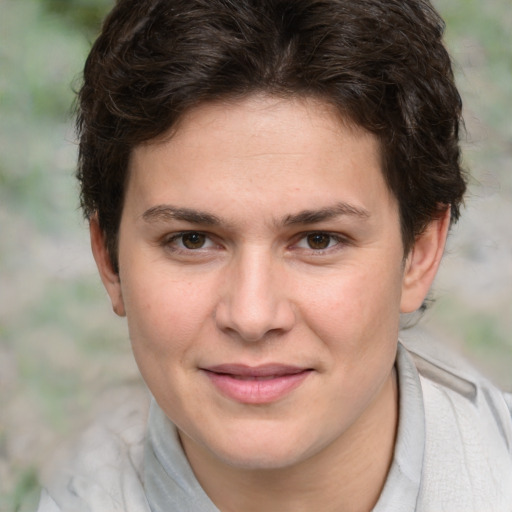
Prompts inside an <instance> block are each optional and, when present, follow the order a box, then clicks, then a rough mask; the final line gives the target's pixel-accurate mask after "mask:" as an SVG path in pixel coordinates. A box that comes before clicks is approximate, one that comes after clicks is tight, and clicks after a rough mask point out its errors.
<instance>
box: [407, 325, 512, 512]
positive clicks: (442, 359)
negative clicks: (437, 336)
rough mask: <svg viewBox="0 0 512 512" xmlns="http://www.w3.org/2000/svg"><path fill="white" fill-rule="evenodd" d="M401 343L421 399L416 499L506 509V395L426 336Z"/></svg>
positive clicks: (454, 507) (509, 483) (511, 490)
mask: <svg viewBox="0 0 512 512" xmlns="http://www.w3.org/2000/svg"><path fill="white" fill-rule="evenodd" d="M404 344H405V346H406V348H407V351H408V353H409V355H410V356H411V359H412V361H413V362H414V365H415V366H416V369H417V371H418V374H419V379H420V384H421V390H422V395H423V403H424V404H423V405H424V413H425V452H424V461H423V470H422V479H421V481H422V484H421V491H420V503H424V504H431V503H432V500H439V504H442V505H443V507H444V508H440V509H439V510H450V511H451V512H457V511H460V512H462V511H464V512H469V511H475V512H476V511H480V510H491V509H492V510H493V511H494V510H495V511H496V512H498V511H505V510H509V506H510V503H512V415H511V399H510V395H509V394H507V393H504V392H503V391H501V390H500V389H498V388H497V387H496V386H495V385H494V384H492V383H491V382H490V381H489V380H488V379H487V378H485V377H484V376H483V375H481V374H480V373H479V372H478V371H477V370H475V369H474V368H473V367H472V366H471V365H470V364H469V363H468V362H467V361H465V360H464V359H463V358H461V357H460V356H458V355H457V354H455V353H453V352H450V351H449V350H448V349H447V348H446V347H444V346H443V345H441V344H439V343H438V342H436V341H435V340H432V339H430V338H429V337H428V336H427V337H425V336H421V335H420V337H419V338H418V339H416V340H409V341H406V342H405V343H404ZM436 503H437V501H436ZM491 504H492V507H491V509H489V508H488V507H489V506H490V505H491ZM447 507H448V508H447ZM418 510H424V509H422V508H421V507H420V508H419V509H418ZM425 510H433V509H432V508H431V507H430V508H429V507H428V506H427V507H426V508H425Z"/></svg>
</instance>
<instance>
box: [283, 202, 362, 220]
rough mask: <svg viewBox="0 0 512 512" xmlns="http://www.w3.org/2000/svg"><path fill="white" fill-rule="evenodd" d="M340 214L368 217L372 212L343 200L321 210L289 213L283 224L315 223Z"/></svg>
mask: <svg viewBox="0 0 512 512" xmlns="http://www.w3.org/2000/svg"><path fill="white" fill-rule="evenodd" d="M340 216H350V217H358V218H361V219H367V218H368V217H370V212H369V211H368V210H366V209H365V208H361V207H358V206H354V205H351V204H349V203H344V202H341V203H337V204H335V205H334V206H328V207H326V208H321V209H319V210H303V211H301V212H299V213H296V214H293V215H287V216H286V217H285V218H284V219H283V225H285V226H290V225H294V224H315V223H317V222H323V221H326V220H332V219H334V218H336V217H340Z"/></svg>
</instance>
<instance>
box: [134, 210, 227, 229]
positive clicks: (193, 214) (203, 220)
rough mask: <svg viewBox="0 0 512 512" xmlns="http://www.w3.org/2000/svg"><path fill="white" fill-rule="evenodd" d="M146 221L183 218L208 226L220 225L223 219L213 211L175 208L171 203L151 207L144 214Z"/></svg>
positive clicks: (183, 219) (165, 220) (182, 219)
mask: <svg viewBox="0 0 512 512" xmlns="http://www.w3.org/2000/svg"><path fill="white" fill-rule="evenodd" d="M142 218H143V219H144V220H145V221H146V222H159V221H160V222H169V221H170V220H181V221H184V222H190V223H191V224H205V225H207V226H218V225H220V224H222V221H221V219H220V218H219V217H217V216H216V215H212V214H211V213H207V212H202V211H199V210H194V209H191V208H175V207H173V206H171V205H158V206H153V207H152V208H149V210H146V211H145V212H144V213H143V214H142Z"/></svg>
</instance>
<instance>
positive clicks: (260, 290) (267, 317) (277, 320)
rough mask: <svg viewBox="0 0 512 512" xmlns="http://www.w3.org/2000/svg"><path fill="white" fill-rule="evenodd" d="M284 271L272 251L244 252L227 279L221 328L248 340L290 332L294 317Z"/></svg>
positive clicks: (248, 248) (262, 249)
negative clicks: (284, 285)
mask: <svg viewBox="0 0 512 512" xmlns="http://www.w3.org/2000/svg"><path fill="white" fill-rule="evenodd" d="M283 271H284V269H283V268H281V264H280V262H279V261H278V259H277V258H276V257H275V256H274V255H273V254H272V251H271V250H270V249H268V248H265V247H261V246H252V247H247V248H245V249H244V250H241V251H240V253H239V254H238V255H237V256H236V258H235V261H233V264H232V268H231V272H230V273H229V275H228V276H227V282H226V283H225V284H226V286H225V293H224V297H223V298H222V304H221V305H219V311H218V312H217V317H218V318H217V320H218V322H219V326H220V327H221V328H222V329H228V330H230V331H236V332H237V333H238V335H239V336H240V337H241V338H243V339H244V340H247V341H257V340H259V339H261V338H264V337H265V335H266V334H268V333H269V332H277V331H280V332H285V331H287V330H289V329H290V327H291V325H292V324H293V318H294V314H293V310H292V308H291V304H290V303H289V302H288V300H287V298H286V294H285V290H284V289H283V279H282V277H283V274H282V273H283ZM280 277H281V278H280Z"/></svg>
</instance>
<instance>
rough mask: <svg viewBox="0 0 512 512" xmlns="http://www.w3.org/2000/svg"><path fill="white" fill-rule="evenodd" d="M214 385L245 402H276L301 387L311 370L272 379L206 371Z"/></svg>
mask: <svg viewBox="0 0 512 512" xmlns="http://www.w3.org/2000/svg"><path fill="white" fill-rule="evenodd" d="M205 373H206V375H207V376H208V378H209V379H210V381H211V382H212V383H213V385H214V386H215V387H216V388H217V389H218V390H219V391H220V392H221V393H222V394H223V395H225V396H227V397H228V398H231V399H232V400H235V401H237V402H241V403H244V404H268V403H271V402H276V401H277V400H280V399H281V398H284V397H285V396H286V395H288V394H289V393H291V392H292V391H293V390H294V389H296V388H297V387H299V386H300V385H301V384H302V382H303V381H304V380H305V379H306V378H307V377H308V376H309V374H310V373H311V371H310V370H305V371H303V372H299V373H294V374H290V375H281V376H279V377H274V378H271V379H255V380H249V379H237V378H235V377H233V376H231V375H228V374H224V373H215V372H210V371H205Z"/></svg>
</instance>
